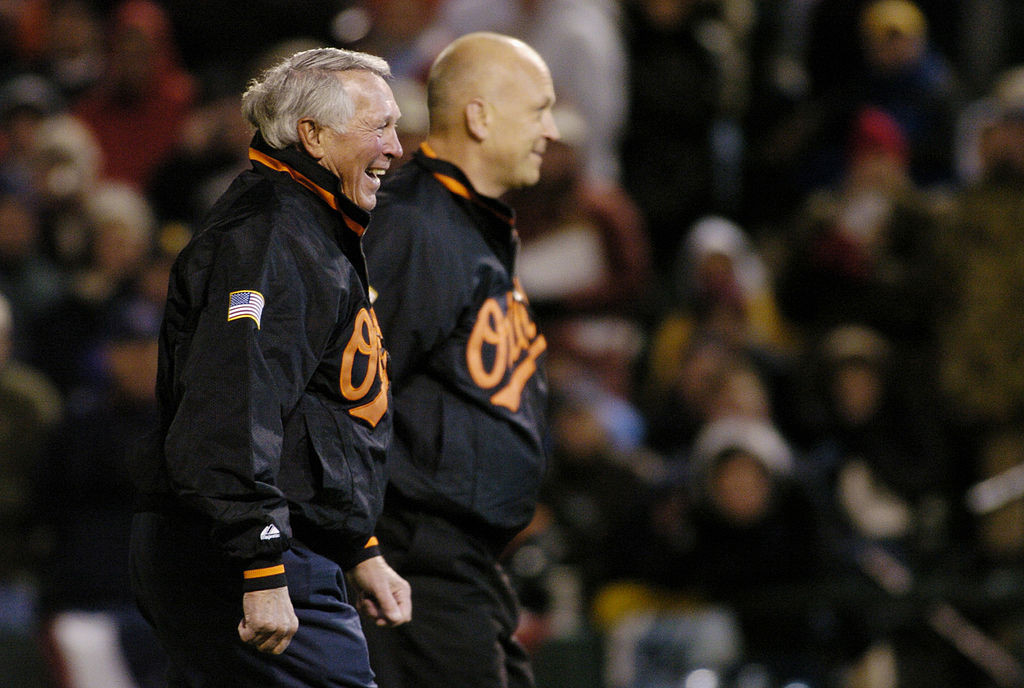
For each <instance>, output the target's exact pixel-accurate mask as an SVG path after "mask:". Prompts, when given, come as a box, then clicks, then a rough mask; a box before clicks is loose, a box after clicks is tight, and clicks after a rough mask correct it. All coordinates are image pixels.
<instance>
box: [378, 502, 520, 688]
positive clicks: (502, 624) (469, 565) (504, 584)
mask: <svg viewBox="0 0 1024 688" xmlns="http://www.w3.org/2000/svg"><path fill="white" fill-rule="evenodd" d="M376 532H377V535H378V537H379V538H380V541H381V548H382V549H383V551H384V556H385V558H386V559H387V560H388V563H389V564H391V566H392V567H393V568H394V569H395V570H396V571H397V572H398V573H399V574H400V575H401V576H402V577H404V578H405V579H406V580H407V581H408V582H409V584H410V586H411V587H412V621H411V622H409V623H408V624H405V625H403V626H399V627H396V628H379V627H377V626H374V625H373V624H372V623H369V622H367V623H366V624H365V631H366V639H367V642H368V643H369V646H370V662H371V664H372V665H373V668H374V671H375V672H376V673H377V682H378V684H379V685H380V686H381V688H532V687H533V685H534V683H533V674H532V671H531V669H530V664H529V660H528V658H527V656H526V652H525V651H524V650H523V648H522V646H521V645H520V644H519V643H518V642H516V640H515V639H514V638H513V637H512V634H513V633H514V632H515V629H516V625H517V621H518V615H519V608H518V603H517V601H516V597H515V593H514V592H513V590H512V588H511V586H510V584H509V581H508V577H507V576H506V575H505V573H504V571H503V570H502V569H501V566H500V565H499V564H498V562H497V560H496V557H495V555H494V553H493V552H492V551H491V550H490V549H489V548H488V547H487V546H486V545H485V544H484V543H483V541H482V540H480V539H478V538H475V537H473V536H471V535H469V534H467V533H465V532H463V531H462V530H460V529H459V528H458V527H456V526H455V525H453V524H452V523H449V522H448V521H446V520H444V519H441V518H438V517H434V516H428V515H423V514H413V513H394V512H389V513H386V514H385V515H384V516H383V517H382V518H381V520H380V521H378V524H377V530H376Z"/></svg>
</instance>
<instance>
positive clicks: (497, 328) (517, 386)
mask: <svg viewBox="0 0 1024 688" xmlns="http://www.w3.org/2000/svg"><path fill="white" fill-rule="evenodd" d="M545 349H547V340H545V339H544V335H542V334H538V332H537V325H536V323H534V322H533V320H531V319H530V313H529V311H528V310H527V308H526V303H525V298H524V297H523V296H522V292H520V291H519V289H518V288H517V289H515V290H513V291H510V292H508V293H507V294H506V295H505V308H504V309H503V308H502V305H501V303H500V301H499V300H498V299H497V298H490V299H487V300H486V301H484V304H483V306H481V307H480V311H479V313H477V317H476V324H475V325H474V326H473V331H472V333H470V335H469V342H468V343H467V344H466V365H467V366H468V368H469V374H470V376H471V377H472V378H473V382H475V383H476V384H477V385H478V386H479V387H481V388H482V389H493V388H495V387H498V385H500V384H502V383H503V382H504V386H502V387H501V388H500V389H498V390H497V391H496V392H495V393H494V394H493V395H492V396H491V403H492V404H494V405H495V406H503V407H505V408H507V409H508V410H510V411H512V412H513V413H515V412H516V411H518V410H519V403H520V401H521V400H522V395H523V388H525V387H526V383H527V382H528V381H529V379H530V378H531V377H532V376H533V374H534V373H535V372H536V371H537V357H538V356H540V355H541V353H543V352H544V350H545ZM488 360H490V361H491V363H490V366H489V367H488V364H487V363H486V361H488ZM510 370H511V371H512V372H511V374H508V373H509V371H510Z"/></svg>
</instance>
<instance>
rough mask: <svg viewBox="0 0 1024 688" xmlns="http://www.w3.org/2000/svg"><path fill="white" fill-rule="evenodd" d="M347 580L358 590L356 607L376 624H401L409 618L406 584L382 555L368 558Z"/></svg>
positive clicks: (409, 604) (409, 605)
mask: <svg viewBox="0 0 1024 688" xmlns="http://www.w3.org/2000/svg"><path fill="white" fill-rule="evenodd" d="M348 582H349V583H351V584H352V586H353V587H355V588H356V589H357V590H358V592H359V601H358V602H357V605H356V606H357V607H358V608H359V611H360V612H361V613H362V614H363V615H364V616H367V617H369V618H371V619H374V620H375V621H376V624H377V625H378V626H400V625H401V624H404V623H405V622H407V621H409V619H411V618H412V593H411V592H410V589H409V583H407V582H406V580H405V579H404V578H402V577H401V576H399V575H398V574H397V573H395V570H394V569H392V568H391V567H390V566H388V563H387V562H386V561H384V557H380V556H377V557H371V558H370V559H367V560H366V561H364V562H362V563H360V564H357V565H356V567H355V568H354V569H353V570H352V571H350V572H349V574H348Z"/></svg>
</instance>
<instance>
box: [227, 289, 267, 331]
mask: <svg viewBox="0 0 1024 688" xmlns="http://www.w3.org/2000/svg"><path fill="white" fill-rule="evenodd" d="M263 304H264V300H263V294H261V293H259V292H258V291H250V290H246V291H233V292H231V294H230V295H229V296H228V320H238V319H239V318H252V319H253V320H255V321H256V327H257V328H259V326H260V316H261V315H262V314H263Z"/></svg>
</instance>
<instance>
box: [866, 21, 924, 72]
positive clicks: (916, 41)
mask: <svg viewBox="0 0 1024 688" xmlns="http://www.w3.org/2000/svg"><path fill="white" fill-rule="evenodd" d="M865 47H866V53H867V58H868V61H869V62H870V63H871V64H872V65H874V66H875V68H877V69H878V70H879V71H881V72H899V71H901V70H902V69H904V68H906V67H908V66H910V65H913V64H914V63H916V62H917V61H918V60H919V59H920V58H921V55H922V54H923V53H924V48H925V39H924V37H923V36H918V35H913V34H909V33H906V32H902V31H895V30H892V31H887V32H886V33H885V34H883V35H878V36H866V37H865Z"/></svg>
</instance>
